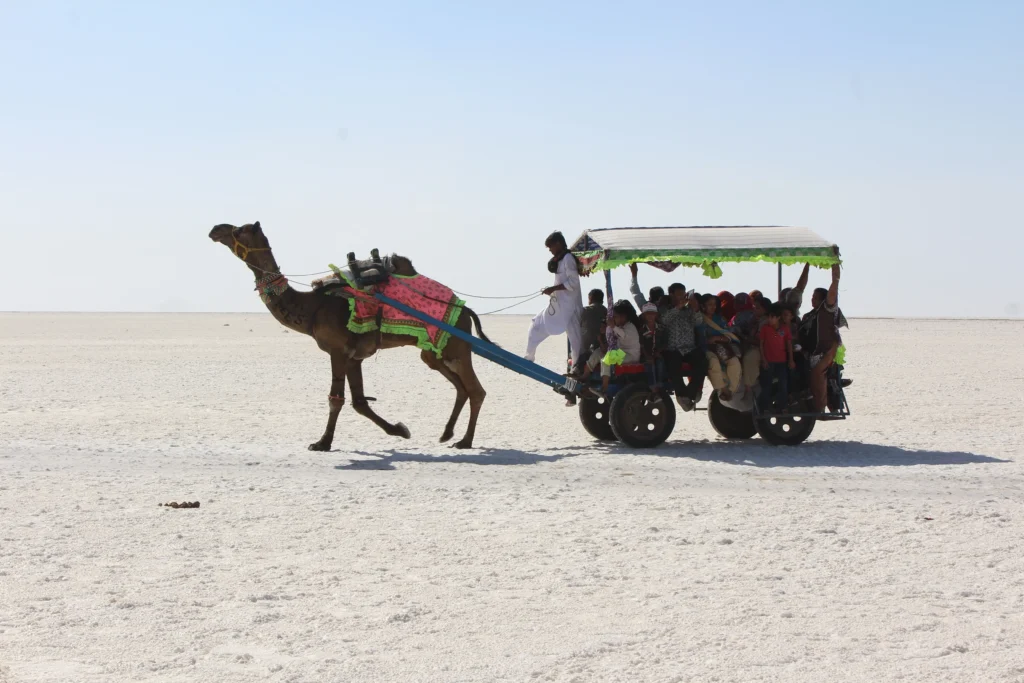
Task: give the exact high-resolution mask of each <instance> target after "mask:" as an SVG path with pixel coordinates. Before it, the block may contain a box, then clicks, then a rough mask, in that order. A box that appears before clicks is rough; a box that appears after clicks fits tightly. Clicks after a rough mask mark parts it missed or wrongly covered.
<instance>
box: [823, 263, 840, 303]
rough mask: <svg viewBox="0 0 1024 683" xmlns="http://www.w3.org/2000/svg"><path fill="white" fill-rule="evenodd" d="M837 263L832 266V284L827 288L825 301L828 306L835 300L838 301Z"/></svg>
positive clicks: (838, 269)
mask: <svg viewBox="0 0 1024 683" xmlns="http://www.w3.org/2000/svg"><path fill="white" fill-rule="evenodd" d="M839 271H840V268H839V264H838V263H837V264H835V265H834V266H832V286H831V287H829V288H828V297H827V298H826V301H827V303H828V307H829V308H833V307H835V305H836V302H838V301H839Z"/></svg>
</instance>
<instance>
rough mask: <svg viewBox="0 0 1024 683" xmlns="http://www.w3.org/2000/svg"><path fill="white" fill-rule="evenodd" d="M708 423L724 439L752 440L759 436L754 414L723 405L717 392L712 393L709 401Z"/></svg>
mask: <svg viewBox="0 0 1024 683" xmlns="http://www.w3.org/2000/svg"><path fill="white" fill-rule="evenodd" d="M708 421H710V422H711V427H712V429H714V430H715V431H716V432H718V435H719V436H720V437H722V438H723V439H752V438H754V435H755V434H757V425H755V424H754V416H753V414H752V413H741V412H740V411H738V410H733V409H732V408H729V407H726V406H724V405H722V402H721V401H720V400H718V392H717V391H715V392H712V394H711V398H709V399H708Z"/></svg>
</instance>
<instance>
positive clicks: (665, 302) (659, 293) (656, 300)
mask: <svg viewBox="0 0 1024 683" xmlns="http://www.w3.org/2000/svg"><path fill="white" fill-rule="evenodd" d="M636 274H637V266H636V264H635V263H630V264H629V275H630V279H629V293H630V294H631V295H632V296H633V301H635V302H636V305H637V308H640V309H642V308H643V307H644V304H647V303H651V304H654V305H655V306H657V307H658V313H661V314H664V313H665V311H667V310H668V309H669V308H671V307H672V302H671V300H670V299H669V298H668V297H666V296H665V290H664V289H662V288H661V287H651V291H650V292H648V294H647V298H646V299H645V298H644V295H643V293H642V292H641V291H640V284H639V283H638V282H637V281H636Z"/></svg>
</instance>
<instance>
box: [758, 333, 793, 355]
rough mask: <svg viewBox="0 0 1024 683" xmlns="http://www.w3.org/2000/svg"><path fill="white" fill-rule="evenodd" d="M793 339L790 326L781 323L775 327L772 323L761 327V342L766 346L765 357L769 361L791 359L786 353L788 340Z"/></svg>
mask: <svg viewBox="0 0 1024 683" xmlns="http://www.w3.org/2000/svg"><path fill="white" fill-rule="evenodd" d="M792 339H793V336H792V334H791V333H790V331H789V328H788V327H787V326H785V325H780V326H779V329H777V330H776V329H775V328H774V327H772V326H771V325H765V326H764V327H762V328H761V344H762V346H763V347H764V359H765V360H766V361H768V362H769V363H785V362H787V361H788V360H789V356H788V355H787V354H786V342H788V341H790V340H792Z"/></svg>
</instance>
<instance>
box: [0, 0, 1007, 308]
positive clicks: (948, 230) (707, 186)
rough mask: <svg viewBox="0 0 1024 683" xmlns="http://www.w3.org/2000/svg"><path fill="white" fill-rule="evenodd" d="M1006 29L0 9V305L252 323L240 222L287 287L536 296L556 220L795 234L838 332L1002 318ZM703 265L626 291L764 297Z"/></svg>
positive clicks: (703, 7)
mask: <svg viewBox="0 0 1024 683" xmlns="http://www.w3.org/2000/svg"><path fill="white" fill-rule="evenodd" d="M1022 27H1024V3H1021V2H980V3H974V2H962V3H951V2H902V3H900V2H842V3H840V2H807V3H798V2H783V3H771V2H749V3H708V2H699V3H682V2H680V3H597V2H562V3H532V2H515V3H511V2H510V3H501V4H499V3H461V2H432V3H426V2H423V3H420V2H415V3H414V2H403V3H362V2H361V3H328V2H296V3H288V4H286V3H278V2H213V3H207V2H187V1H185V2H174V3H170V2H164V3H129V2H60V3H52V2H33V3H28V2H22V3H14V2H6V3H0V235H2V244H3V254H4V256H5V259H4V261H5V263H6V265H7V268H8V273H7V275H8V276H9V278H10V279H11V281H10V282H9V283H8V286H7V287H5V288H4V289H3V291H2V293H0V310H154V311H160V310H188V311H193V310H195V311H248V310H260V306H261V304H260V303H259V300H258V298H257V297H256V295H255V294H254V293H253V292H252V284H251V277H250V276H249V275H248V273H247V272H246V271H245V270H244V269H243V267H242V266H241V264H239V263H238V262H237V261H235V260H234V259H233V257H231V256H230V255H229V253H228V252H227V250H225V249H224V248H223V247H221V246H219V245H214V244H212V243H211V242H210V241H209V240H208V239H207V237H206V235H207V233H208V232H209V230H210V228H211V227H212V226H213V225H214V224H216V223H222V222H228V223H235V224H242V223H246V222H252V221H255V220H260V221H261V222H262V224H263V227H264V229H265V231H266V233H267V235H268V237H270V239H271V242H272V244H273V245H274V247H275V252H276V253H277V256H278V260H279V262H280V263H281V265H282V267H283V268H284V270H285V271H286V272H309V271H316V270H322V269H323V268H324V267H325V265H326V263H328V262H329V261H332V260H333V261H341V260H342V259H343V258H344V254H345V253H346V252H348V251H350V250H355V251H358V252H360V253H364V252H366V251H368V250H369V248H370V247H373V246H377V247H380V248H381V249H382V250H386V251H399V252H400V253H403V254H406V255H408V256H410V257H411V258H412V259H413V260H414V262H415V263H416V264H417V266H419V268H420V269H421V271H423V272H424V273H426V274H428V275H431V276H433V277H435V278H437V279H439V280H441V281H443V282H445V283H446V284H449V285H450V286H453V287H455V288H458V289H462V290H465V291H471V292H476V293H482V294H489V293H493V294H509V293H511V294H516V293H520V292H525V291H531V290H534V289H539V288H540V287H542V286H545V285H547V284H549V281H550V276H549V275H548V274H547V272H546V270H545V262H546V258H547V257H546V253H545V251H544V247H543V240H544V237H545V236H546V235H547V234H548V233H549V232H550V231H551V230H553V229H561V230H563V231H564V232H565V233H566V235H567V237H569V238H570V239H572V238H574V237H575V236H576V235H577V234H579V233H580V232H581V231H582V230H584V229H587V228H599V227H611V226H620V225H701V224H703V225H720V224H721V225H732V224H790V225H805V226H808V227H810V228H812V229H814V230H816V231H817V232H818V233H819V234H821V235H822V236H824V237H827V238H829V239H832V240H833V241H835V242H837V243H838V244H839V245H840V247H841V248H842V250H843V254H844V258H845V259H846V261H847V267H846V271H845V278H844V284H843V294H842V296H843V304H844V309H845V310H846V311H847V313H848V314H849V315H851V316H858V315H900V314H904V315H927V316H960V315H984V316H1006V315H1019V314H1021V313H1024V293H1022V287H1021V284H1022V277H1021V266H1020V265H1019V261H1020V255H1021V253H1022V251H1024V236H1022V228H1024V218H1022V212H1021V208H1022V207H1021V204H1022V197H1024V191H1022V188H1024V123H1022V122H1024V41H1022V40H1021V30H1022ZM12 269H13V271H12ZM725 270H726V277H725V278H723V279H722V280H720V281H718V282H710V281H708V280H705V279H704V278H702V277H701V276H700V275H699V274H698V273H697V272H696V271H690V270H687V271H683V272H682V274H679V275H674V276H667V275H657V274H656V273H655V271H653V270H650V269H648V270H647V271H645V272H644V278H643V279H642V284H643V286H644V287H645V288H646V287H647V286H649V285H652V284H665V283H668V282H669V281H671V280H675V279H683V280H684V281H685V283H686V284H687V285H689V286H696V287H697V288H698V289H700V290H711V289H713V290H714V291H717V290H719V289H724V288H728V289H734V290H739V289H743V290H748V289H751V288H753V287H760V288H762V289H765V290H766V291H770V290H773V284H774V271H773V268H772V267H771V266H767V265H764V266H743V267H735V266H733V267H728V266H727V267H726V268H725ZM796 274H797V273H796V269H790V270H789V271H787V275H786V279H787V281H790V280H793V279H795V278H796ZM11 276H13V277H11ZM585 283H586V284H593V285H594V286H596V285H598V284H599V281H598V280H597V279H596V278H592V279H591V280H590V281H585ZM825 283H826V277H825V275H824V274H820V275H818V276H816V278H815V279H814V280H813V281H812V284H825ZM617 284H618V285H620V286H621V287H622V288H621V290H620V293H621V294H623V295H625V294H626V292H625V287H624V277H623V276H621V275H620V276H619V277H618V278H617ZM536 304H537V302H533V303H531V304H530V305H529V306H527V307H526V309H523V310H521V312H531V311H532V309H533V308H535V307H536ZM476 307H477V308H478V309H479V310H488V309H489V308H490V306H489V305H488V303H486V302H480V303H479V305H477V306H476Z"/></svg>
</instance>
